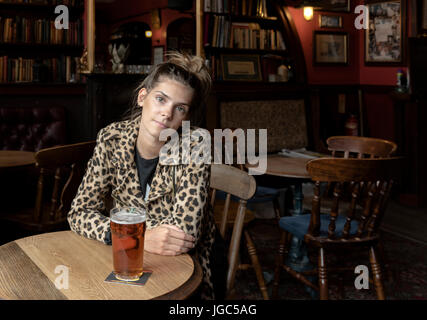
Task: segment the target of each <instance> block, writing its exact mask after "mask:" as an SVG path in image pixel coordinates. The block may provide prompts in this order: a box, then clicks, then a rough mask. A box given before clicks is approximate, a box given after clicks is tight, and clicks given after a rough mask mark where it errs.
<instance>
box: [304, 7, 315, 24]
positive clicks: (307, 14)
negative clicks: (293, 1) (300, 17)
mask: <svg viewBox="0 0 427 320" xmlns="http://www.w3.org/2000/svg"><path fill="white" fill-rule="evenodd" d="M304 19H305V20H307V21H310V20H312V19H313V7H304Z"/></svg>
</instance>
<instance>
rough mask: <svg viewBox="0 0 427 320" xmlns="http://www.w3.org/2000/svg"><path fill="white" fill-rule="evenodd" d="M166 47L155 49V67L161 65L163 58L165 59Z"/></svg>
mask: <svg viewBox="0 0 427 320" xmlns="http://www.w3.org/2000/svg"><path fill="white" fill-rule="evenodd" d="M163 52H164V47H163V46H158V47H153V65H155V66H156V65H158V64H159V63H162V62H163V60H164V59H163V57H164V53H163Z"/></svg>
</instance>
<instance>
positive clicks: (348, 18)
mask: <svg viewBox="0 0 427 320" xmlns="http://www.w3.org/2000/svg"><path fill="white" fill-rule="evenodd" d="M364 2H365V1H362V0H357V1H351V4H352V5H351V10H350V12H349V13H345V12H339V13H335V12H323V11H314V17H313V19H312V20H311V21H306V20H305V19H304V16H303V9H302V8H301V9H295V8H291V7H290V8H289V11H290V13H291V16H292V18H293V20H294V23H295V26H296V28H297V30H298V35H299V37H300V40H301V44H302V46H303V50H304V55H305V61H306V64H307V77H308V83H309V84H362V85H387V86H394V85H396V73H397V70H398V69H403V70H405V71H407V68H406V65H405V64H404V65H402V66H401V67H372V66H365V62H364V59H365V56H364V50H365V45H364V40H365V38H364V37H365V31H364V30H363V29H362V30H357V29H356V28H355V26H354V20H355V19H356V17H357V15H356V14H355V13H354V8H355V7H356V6H357V5H359V4H363V3H364ZM409 2H410V1H407V4H408V5H407V6H408V8H407V17H410V13H411V10H410V5H409ZM320 13H323V14H328V15H339V16H341V17H342V19H343V28H340V29H325V28H320V27H319V14H320ZM406 21H407V30H408V31H409V32H410V19H409V18H408V19H406ZM315 30H336V31H345V32H348V34H349V37H350V39H349V46H350V50H349V65H348V66H340V67H319V66H313V31H315Z"/></svg>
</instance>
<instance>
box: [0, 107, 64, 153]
mask: <svg viewBox="0 0 427 320" xmlns="http://www.w3.org/2000/svg"><path fill="white" fill-rule="evenodd" d="M65 136H66V127H65V110H64V108H62V107H28V108H13V107H2V108H0V150H25V151H39V150H40V149H44V148H48V147H53V146H58V145H63V144H65V143H66V141H65V140H66V139H65Z"/></svg>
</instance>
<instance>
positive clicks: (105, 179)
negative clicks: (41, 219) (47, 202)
mask: <svg viewBox="0 0 427 320" xmlns="http://www.w3.org/2000/svg"><path fill="white" fill-rule="evenodd" d="M103 132H104V129H102V130H101V131H100V132H99V133H98V137H97V139H96V146H95V149H94V152H93V156H92V158H91V159H90V160H89V162H88V166H87V169H86V173H85V175H84V177H83V179H82V182H81V183H80V186H79V188H78V190H77V194H76V196H75V198H74V200H73V202H72V204H71V209H70V211H69V212H68V217H67V218H68V223H69V224H70V228H71V230H72V231H74V232H76V233H78V234H80V235H82V236H84V237H87V238H90V239H96V240H99V241H102V242H104V243H109V240H110V236H109V232H110V219H109V218H107V217H105V216H104V215H102V214H101V211H104V210H105V203H104V199H105V197H106V195H107V193H108V191H109V182H110V181H111V172H110V170H109V167H108V164H109V161H108V159H107V152H106V150H105V144H104V141H103V138H102V137H103Z"/></svg>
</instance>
